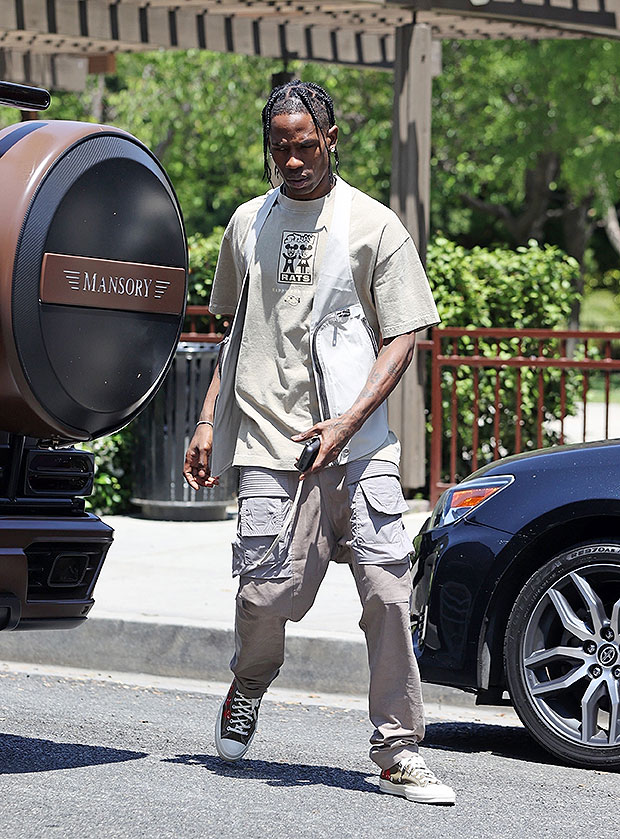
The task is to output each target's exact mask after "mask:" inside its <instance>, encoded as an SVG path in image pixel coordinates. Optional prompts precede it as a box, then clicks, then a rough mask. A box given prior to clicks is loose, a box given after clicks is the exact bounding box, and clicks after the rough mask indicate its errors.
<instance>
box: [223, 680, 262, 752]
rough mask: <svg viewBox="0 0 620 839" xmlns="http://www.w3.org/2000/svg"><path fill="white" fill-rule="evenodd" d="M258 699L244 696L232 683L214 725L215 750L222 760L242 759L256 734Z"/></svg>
mask: <svg viewBox="0 0 620 839" xmlns="http://www.w3.org/2000/svg"><path fill="white" fill-rule="evenodd" d="M259 707H260V697H259V698H258V699H251V698H250V697H248V696H244V695H243V694H242V693H240V692H239V691H238V690H237V688H236V687H235V683H234V682H233V683H232V685H231V686H230V690H229V691H228V696H227V697H226V699H225V700H224V701H223V702H222V704H221V705H220V710H219V713H218V715H217V722H216V723H215V748H216V749H217V753H218V755H219V756H220V757H221V758H222V759H223V760H228V761H234V760H239V758H242V757H243V755H244V754H245V753H246V752H247V750H248V749H249V748H250V744H251V742H252V740H253V738H254V735H255V734H256V724H257V722H258V709H259Z"/></svg>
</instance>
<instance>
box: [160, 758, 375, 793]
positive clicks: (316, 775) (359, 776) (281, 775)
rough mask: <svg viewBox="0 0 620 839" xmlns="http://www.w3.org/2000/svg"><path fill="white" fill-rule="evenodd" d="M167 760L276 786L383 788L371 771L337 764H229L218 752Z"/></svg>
mask: <svg viewBox="0 0 620 839" xmlns="http://www.w3.org/2000/svg"><path fill="white" fill-rule="evenodd" d="M166 763H182V764H185V765H187V766H204V768H205V769H208V770H209V772H213V773H215V774H216V775H220V776H221V775H224V776H225V777H228V778H244V777H245V778H253V779H254V780H259V781H266V782H267V784H268V785H269V786H274V787H298V786H309V785H312V784H317V785H321V786H324V787H338V788H339V789H351V790H359V791H360V792H378V791H379V787H378V786H377V785H376V784H372V783H370V781H368V777H369V776H368V774H365V773H364V772H354V771H351V770H348V769H340V768H339V767H337V766H308V765H305V764H293V763H277V762H275V761H269V760H245V759H244V760H240V761H239V762H238V763H226V761H224V760H221V758H219V757H216V756H215V755H177V757H173V758H167V759H166Z"/></svg>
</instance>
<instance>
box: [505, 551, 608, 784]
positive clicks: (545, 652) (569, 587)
mask: <svg viewBox="0 0 620 839" xmlns="http://www.w3.org/2000/svg"><path fill="white" fill-rule="evenodd" d="M504 655H505V665H506V674H507V678H508V687H509V690H510V696H511V699H512V702H513V704H514V707H515V710H516V711H517V713H518V715H519V717H520V718H521V721H522V722H523V724H524V725H525V726H526V728H528V729H529V731H530V732H531V734H532V735H533V736H534V737H535V738H536V740H538V742H539V743H540V744H541V745H542V746H544V747H545V748H546V749H548V750H549V751H550V752H552V753H553V754H554V755H556V756H557V757H559V758H561V759H562V760H564V761H568V762H570V763H574V764H578V765H580V766H588V767H593V768H594V767H598V768H609V767H612V766H618V765H620V544H614V543H611V542H603V543H592V544H587V545H581V546H579V547H576V548H574V549H572V550H570V551H567V552H565V553H562V554H559V555H558V556H556V557H555V558H554V559H552V560H551V561H550V562H548V563H547V564H546V565H544V566H543V567H542V568H541V569H540V570H539V571H537V572H536V573H535V574H534V575H533V576H532V577H530V579H529V580H528V581H527V582H526V584H525V585H524V586H523V588H522V590H521V592H520V593H519V595H518V597H517V599H516V602H515V605H514V608H513V609H512V612H511V614H510V618H509V620H508V626H507V629H506V638H505V647H504Z"/></svg>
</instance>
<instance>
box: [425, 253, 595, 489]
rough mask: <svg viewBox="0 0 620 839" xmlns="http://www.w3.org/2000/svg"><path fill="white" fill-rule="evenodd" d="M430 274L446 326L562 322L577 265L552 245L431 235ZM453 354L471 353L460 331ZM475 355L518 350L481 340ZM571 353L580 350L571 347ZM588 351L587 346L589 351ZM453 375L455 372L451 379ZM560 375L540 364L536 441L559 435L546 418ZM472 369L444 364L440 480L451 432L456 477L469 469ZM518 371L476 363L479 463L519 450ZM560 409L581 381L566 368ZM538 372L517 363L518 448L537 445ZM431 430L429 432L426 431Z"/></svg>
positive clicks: (555, 406)
mask: <svg viewBox="0 0 620 839" xmlns="http://www.w3.org/2000/svg"><path fill="white" fill-rule="evenodd" d="M427 266H428V274H429V278H430V281H431V285H432V287H433V292H434V295H435V300H436V302H437V307H438V309H439V314H440V316H441V318H442V321H443V325H444V326H458V327H472V328H480V327H496V328H497V327H506V328H509V329H528V328H529V329H533V328H540V329H560V328H565V327H566V323H567V320H568V316H569V313H570V308H571V304H572V302H573V300H574V299H575V296H576V294H575V292H574V290H573V285H572V283H571V278H573V277H574V275H575V273H577V272H578V271H579V266H578V264H577V262H576V261H575V260H574V259H572V258H571V257H568V256H566V254H564V253H563V252H562V251H561V250H559V248H557V247H553V246H549V245H547V246H545V247H539V245H538V244H537V243H536V242H533V241H532V242H530V243H529V245H528V247H520V248H517V249H516V250H515V251H512V250H506V249H503V248H497V249H494V250H488V249H485V248H480V247H476V248H473V249H472V250H466V249H465V248H463V247H461V246H460V245H457V244H455V243H454V242H451V241H449V240H448V239H445V238H444V237H443V236H437V237H435V238H434V239H433V240H432V241H431V243H430V245H429V247H428V254H427ZM444 342H445V343H444V348H448V346H449V349H450V351H451V350H452V346H453V340H452V339H444ZM456 349H457V352H458V354H459V355H462V356H467V355H472V354H474V349H475V345H474V340H473V338H471V337H469V336H466V337H464V338H459V339H456ZM478 349H479V353H480V355H487V354H488V355H499V356H500V358H501V357H502V356H504V357H506V358H509V357H511V356H513V355H517V354H518V350H519V346H518V341H517V340H516V339H514V338H506V339H500V340H496V339H479V344H478ZM539 349H540V347H539V341H538V340H536V339H528V340H526V341H523V343H522V345H521V347H520V350H521V353H522V354H523V355H524V356H526V357H527V356H528V355H538V353H539ZM558 349H559V346H558V341H557V339H554V340H552V341H551V342H545V348H544V350H543V351H544V352H545V353H548V354H549V355H553V356H555V355H557V354H558V353H557V351H558ZM576 353H577V354H578V353H579V348H577V350H576ZM590 355H592V352H590ZM454 377H456V379H455V378H454ZM561 378H562V374H561V373H560V371H559V370H550V369H548V370H545V372H544V377H543V398H544V406H543V412H544V418H545V421H546V425H545V426H544V427H543V436H542V444H543V445H552V444H553V443H556V442H558V434H557V432H556V431H554V430H552V429H551V428H550V427H549V423H550V422H551V421H552V420H553V419H554V418H555V417H556V416H559V413H560V406H561ZM473 379H474V368H473V366H467V365H463V366H462V367H459V368H457V369H456V370H455V371H454V370H453V369H450V368H443V369H442V406H443V418H442V423H443V433H442V441H443V443H442V447H443V451H442V475H441V478H442V480H450V475H449V474H447V472H446V468H447V465H448V463H449V453H450V445H451V440H452V438H453V436H456V439H457V444H456V452H457V464H456V479H457V480H461V479H462V478H464V477H465V476H466V475H468V474H469V473H470V472H471V471H472V466H473V464H472V448H473V428H474V422H475V419H476V416H475V412H474V408H475V405H474V398H475V397H474V387H473ZM454 382H456V393H457V399H458V402H457V404H458V427H457V428H451V401H450V400H451V394H452V388H453V386H454ZM516 382H517V370H516V368H510V367H507V368H505V369H501V370H499V372H497V371H496V370H494V369H489V368H487V369H485V368H480V370H479V396H478V400H477V403H478V422H477V424H478V436H479V446H478V465H482V464H483V463H485V462H488V461H490V460H492V459H493V457H494V453H495V450H496V448H497V449H498V451H499V454H500V455H502V456H504V455H506V454H512V453H513V452H515V451H516V450H517V446H516V436H517V435H516V428H517V422H518V415H517V404H516V401H517V389H516ZM564 383H565V399H566V403H565V404H566V409H567V410H568V412H570V411H571V409H572V406H573V405H574V403H575V400H576V398H577V395H578V392H579V391H580V388H581V380H580V377H579V379H578V378H577V377H575V376H573V377H571V376H570V375H566V376H565V377H564ZM496 386H499V412H500V416H499V423H500V434H499V439H497V440H496V439H495V421H496V407H495V395H496ZM538 395H539V375H538V371H537V370H532V369H528V368H522V370H521V407H522V418H521V422H520V432H521V446H520V448H521V450H530V449H534V448H537V444H538V439H537V412H538ZM427 405H428V406H429V407H430V376H429V377H428V393H427ZM429 436H430V435H429Z"/></svg>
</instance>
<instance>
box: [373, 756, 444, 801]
mask: <svg viewBox="0 0 620 839" xmlns="http://www.w3.org/2000/svg"><path fill="white" fill-rule="evenodd" d="M379 789H380V790H381V792H388V793H389V794H390V795H402V796H403V798H406V799H407V800H408V801H415V802H417V803H418V804H454V802H455V800H456V796H455V795H454V790H453V789H452V788H451V787H449V786H446V784H442V783H441V782H440V781H438V780H437V778H436V777H435V775H434V774H433V773H432V772H431V770H430V769H429V768H428V766H427V765H426V763H425V762H424V758H423V757H421V756H420V755H419V754H415V755H412V756H411V757H409V758H407V759H406V760H399V761H398V763H397V764H395V765H394V766H392V767H391V768H390V769H384V770H383V772H382V773H381V775H380V776H379Z"/></svg>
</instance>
